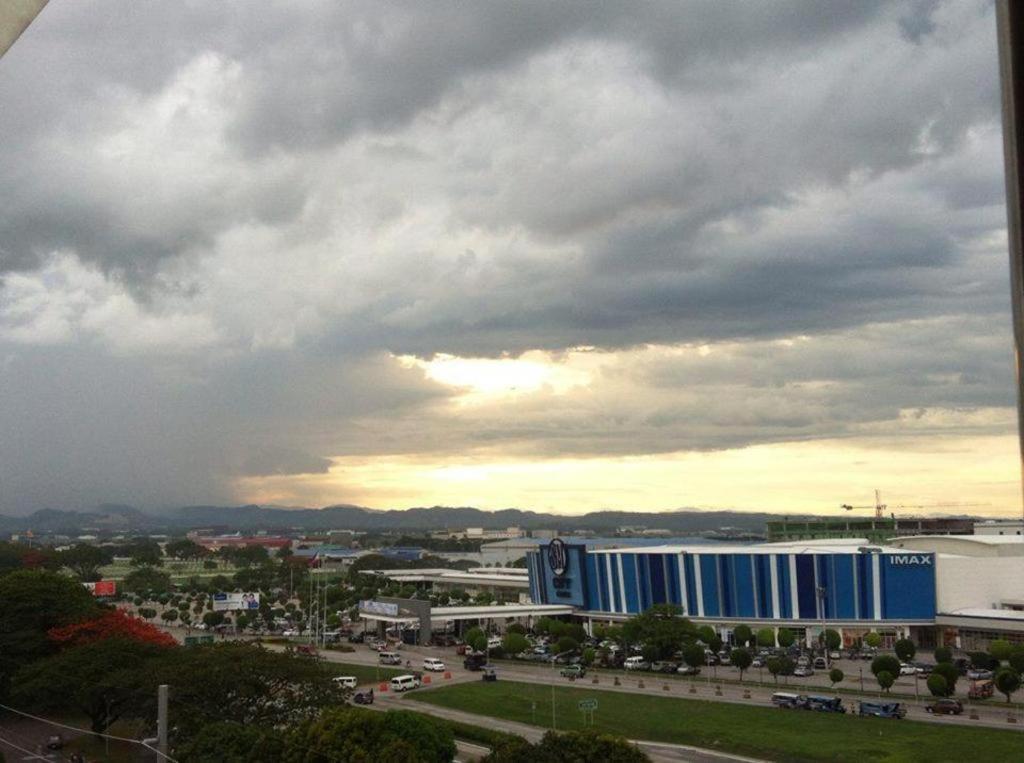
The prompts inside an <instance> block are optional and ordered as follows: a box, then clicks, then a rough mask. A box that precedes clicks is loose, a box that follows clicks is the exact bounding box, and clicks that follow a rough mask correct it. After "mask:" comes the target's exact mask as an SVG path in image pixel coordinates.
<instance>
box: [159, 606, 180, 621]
mask: <svg viewBox="0 0 1024 763" xmlns="http://www.w3.org/2000/svg"><path fill="white" fill-rule="evenodd" d="M160 619H161V620H163V621H164V622H165V623H173V622H174V621H175V620H177V619H178V610H176V609H165V610H164V611H163V612H161V613H160Z"/></svg>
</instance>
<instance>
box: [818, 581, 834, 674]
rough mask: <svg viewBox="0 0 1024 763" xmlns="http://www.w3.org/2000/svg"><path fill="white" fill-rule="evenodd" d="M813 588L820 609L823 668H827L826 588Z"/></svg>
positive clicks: (828, 666)
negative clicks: (816, 594) (823, 656)
mask: <svg viewBox="0 0 1024 763" xmlns="http://www.w3.org/2000/svg"><path fill="white" fill-rule="evenodd" d="M815 590H816V591H817V593H818V608H819V609H820V611H821V645H822V647H823V648H824V652H825V670H828V669H829V668H830V667H831V663H830V662H829V654H828V638H827V637H826V635H825V631H826V627H825V595H826V593H827V590H826V588H825V586H818V587H817V589H815Z"/></svg>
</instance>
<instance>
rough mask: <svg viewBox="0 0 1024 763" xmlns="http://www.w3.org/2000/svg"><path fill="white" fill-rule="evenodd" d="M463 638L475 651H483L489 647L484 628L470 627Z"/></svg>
mask: <svg viewBox="0 0 1024 763" xmlns="http://www.w3.org/2000/svg"><path fill="white" fill-rule="evenodd" d="M463 638H465V640H466V643H467V644H468V645H469V646H470V647H471V648H472V649H473V650H474V651H477V652H482V651H484V650H485V649H487V634H486V633H484V632H483V629H482V628H475V627H474V628H470V629H469V630H468V631H466V633H465V635H464V636H463Z"/></svg>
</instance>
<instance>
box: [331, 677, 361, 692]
mask: <svg viewBox="0 0 1024 763" xmlns="http://www.w3.org/2000/svg"><path fill="white" fill-rule="evenodd" d="M334 683H336V684H338V685H339V686H343V687H345V688H346V689H355V688H356V686H358V685H359V682H358V681H357V680H356V677H355V676H335V677H334Z"/></svg>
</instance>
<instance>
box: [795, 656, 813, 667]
mask: <svg viewBox="0 0 1024 763" xmlns="http://www.w3.org/2000/svg"><path fill="white" fill-rule="evenodd" d="M796 664H797V667H799V668H806V667H807V666H808V665H810V664H811V658H810V657H808V656H807V655H806V654H801V655H800V656H799V657H797V658H796Z"/></svg>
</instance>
